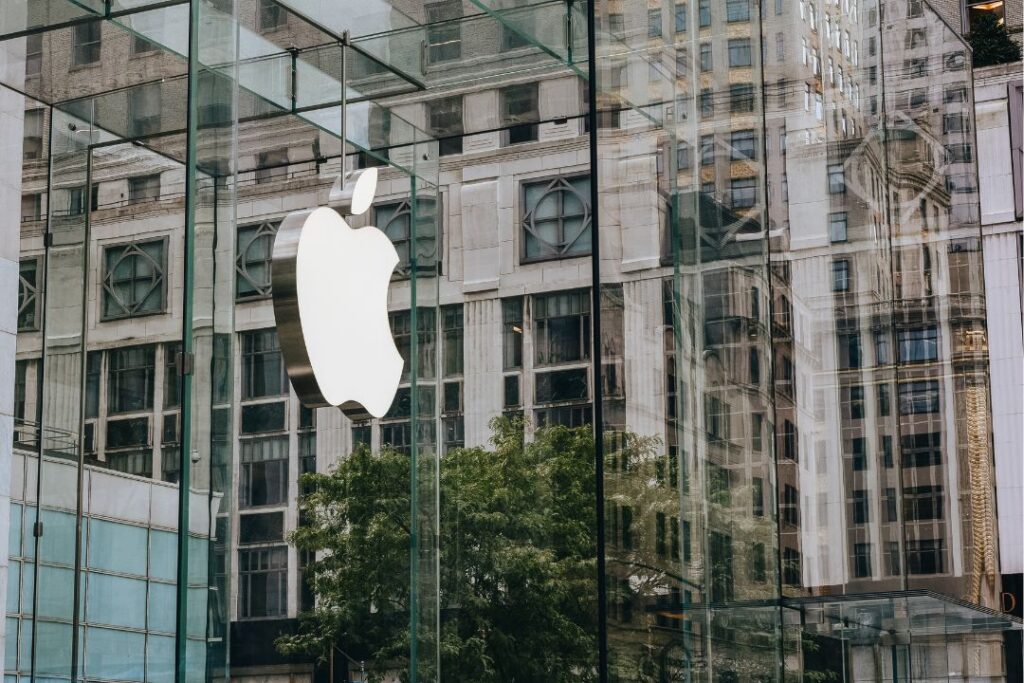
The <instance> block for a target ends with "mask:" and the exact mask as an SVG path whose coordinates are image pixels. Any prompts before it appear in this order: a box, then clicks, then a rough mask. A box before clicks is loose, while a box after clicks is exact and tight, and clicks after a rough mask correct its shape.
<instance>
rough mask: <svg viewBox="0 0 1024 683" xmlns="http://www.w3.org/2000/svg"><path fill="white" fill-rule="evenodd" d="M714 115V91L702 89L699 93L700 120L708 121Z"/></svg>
mask: <svg viewBox="0 0 1024 683" xmlns="http://www.w3.org/2000/svg"><path fill="white" fill-rule="evenodd" d="M714 115H715V91H714V90H712V89H711V88H703V89H701V91H700V118H701V120H703V119H710V118H711V117H712V116H714Z"/></svg>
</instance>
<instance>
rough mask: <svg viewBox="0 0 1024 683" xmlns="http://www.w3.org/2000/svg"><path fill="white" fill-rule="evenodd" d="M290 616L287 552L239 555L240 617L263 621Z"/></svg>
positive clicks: (276, 549) (283, 549)
mask: <svg viewBox="0 0 1024 683" xmlns="http://www.w3.org/2000/svg"><path fill="white" fill-rule="evenodd" d="M287 614H288V548H287V547H285V546H280V547H273V548H253V549H244V550H239V551H238V617H239V618H240V619H260V618H263V617H283V616H286V615H287Z"/></svg>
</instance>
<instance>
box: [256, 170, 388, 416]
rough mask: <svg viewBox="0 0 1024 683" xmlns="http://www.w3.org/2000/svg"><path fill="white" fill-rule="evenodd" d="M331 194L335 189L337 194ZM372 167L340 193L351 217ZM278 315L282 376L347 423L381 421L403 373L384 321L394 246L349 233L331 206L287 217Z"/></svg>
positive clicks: (278, 247)
mask: <svg viewBox="0 0 1024 683" xmlns="http://www.w3.org/2000/svg"><path fill="white" fill-rule="evenodd" d="M336 189H337V188H336ZM376 189H377V173H376V169H375V168H371V169H366V171H364V172H363V173H362V174H360V175H359V176H358V178H357V179H354V180H353V181H352V182H350V183H348V184H347V185H346V186H345V187H344V189H343V190H342V192H340V193H337V195H338V196H337V197H336V192H335V191H332V193H331V195H332V203H333V200H335V199H340V200H341V203H342V205H343V206H344V207H345V208H348V209H349V211H348V212H349V213H351V214H356V215H358V214H360V213H363V212H365V211H366V210H367V209H368V208H369V207H370V204H371V203H372V202H373V196H374V193H375V192H376ZM273 264H274V265H273V297H274V317H275V318H276V319H277V330H278V337H279V338H280V343H281V351H282V353H283V354H284V360H285V364H286V366H287V369H288V376H289V377H290V378H291V380H292V385H293V386H294V387H295V391H296V393H297V394H298V395H299V399H300V400H301V401H302V403H303V404H304V405H306V406H308V407H325V406H340V407H341V409H342V410H343V411H345V413H346V414H348V415H350V416H352V417H362V418H365V417H367V416H368V415H367V413H368V414H369V415H372V416H373V417H383V416H384V415H385V414H386V413H387V411H388V409H389V408H390V407H391V402H392V401H393V400H394V398H395V392H396V391H397V390H398V384H399V381H400V380H401V376H402V367H403V364H404V363H403V361H402V356H401V355H400V354H399V353H398V349H397V348H395V340H394V338H393V337H392V336H391V326H390V325H389V323H388V308H387V296H388V285H389V284H390V282H391V272H392V271H393V270H394V268H395V266H396V265H397V264H398V253H397V252H396V251H395V247H394V245H393V244H392V243H391V240H389V239H388V237H387V235H385V234H384V233H383V232H382V231H381V230H379V229H378V228H375V227H365V228H359V229H353V228H351V227H350V226H349V225H348V223H346V222H345V220H344V219H343V218H342V217H341V215H340V214H339V213H338V212H337V211H335V210H334V209H332V208H328V207H320V208H317V209H312V210H305V211H296V212H294V213H291V214H289V215H288V216H287V217H286V218H285V219H284V221H282V222H281V227H280V228H279V229H278V232H277V236H276V238H275V239H274V254H273Z"/></svg>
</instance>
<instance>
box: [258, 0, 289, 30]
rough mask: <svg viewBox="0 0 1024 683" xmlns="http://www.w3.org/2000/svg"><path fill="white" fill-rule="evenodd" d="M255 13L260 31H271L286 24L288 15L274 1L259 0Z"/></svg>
mask: <svg viewBox="0 0 1024 683" xmlns="http://www.w3.org/2000/svg"><path fill="white" fill-rule="evenodd" d="M257 11H258V12H259V24H260V30H261V31H272V30H275V29H278V28H281V27H283V26H284V25H285V24H286V23H288V13H287V12H286V11H285V9H284V7H282V6H281V5H279V4H277V2H276V0H259V7H258V10H257Z"/></svg>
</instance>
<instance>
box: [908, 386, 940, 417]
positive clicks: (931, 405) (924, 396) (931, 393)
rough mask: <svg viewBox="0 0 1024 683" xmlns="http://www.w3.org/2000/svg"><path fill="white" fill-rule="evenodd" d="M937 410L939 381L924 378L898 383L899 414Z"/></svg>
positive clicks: (916, 413) (920, 413) (924, 412)
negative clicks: (922, 379) (917, 380)
mask: <svg viewBox="0 0 1024 683" xmlns="http://www.w3.org/2000/svg"><path fill="white" fill-rule="evenodd" d="M937 412H939V382H938V380H924V381H919V382H904V383H901V384H900V415H923V414H928V413H937Z"/></svg>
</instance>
